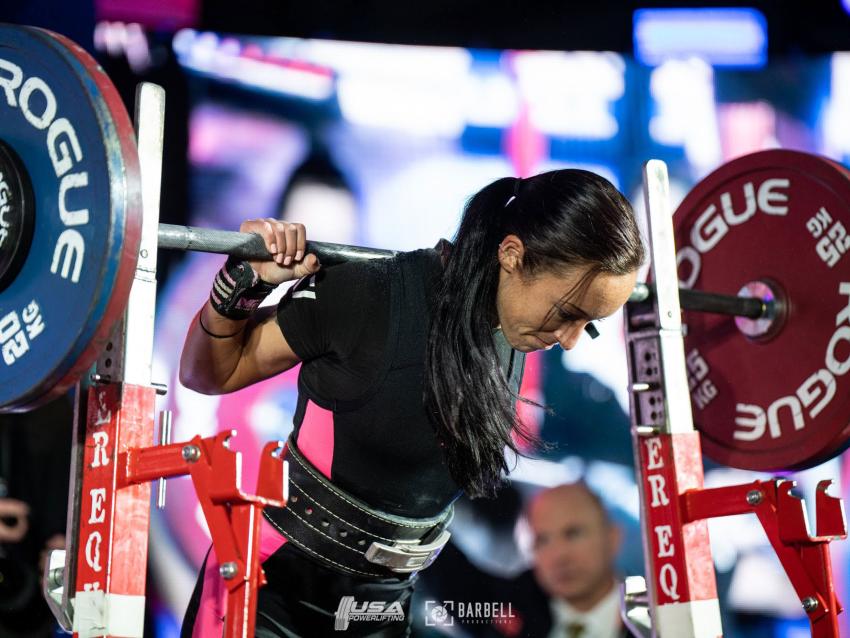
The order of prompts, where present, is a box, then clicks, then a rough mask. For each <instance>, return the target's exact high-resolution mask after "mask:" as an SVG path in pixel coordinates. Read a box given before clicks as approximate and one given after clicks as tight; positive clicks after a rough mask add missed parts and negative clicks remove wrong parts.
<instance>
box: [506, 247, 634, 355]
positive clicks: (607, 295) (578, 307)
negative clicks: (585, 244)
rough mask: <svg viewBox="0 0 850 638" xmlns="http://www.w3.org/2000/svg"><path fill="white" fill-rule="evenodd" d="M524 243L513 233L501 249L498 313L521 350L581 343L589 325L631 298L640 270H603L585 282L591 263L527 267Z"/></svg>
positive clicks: (512, 340)
mask: <svg viewBox="0 0 850 638" xmlns="http://www.w3.org/2000/svg"><path fill="white" fill-rule="evenodd" d="M523 253H524V246H523V244H522V241H521V240H520V239H519V238H518V237H516V236H515V235H508V237H506V238H505V240H504V241H503V242H502V244H501V246H500V247H499V264H500V269H499V288H498V291H497V293H496V312H497V314H498V318H499V323H500V325H501V327H502V332H503V333H504V335H505V338H506V339H507V341H508V343H509V344H511V346H512V347H513V348H515V349H516V350H519V351H521V352H532V351H534V350H541V349H544V348H545V349H549V348H551V347H552V346H554V345H555V344H556V343H557V344H560V345H561V347H562V348H563V349H564V350H569V349H571V348H572V347H573V346H575V344H576V342H577V341H578V339H579V337H580V336H581V334H582V332H584V328H585V326H586V325H587V324H588V323H589V322H591V321H593V320H594V319H601V318H602V317H607V316H609V315H611V314H613V313H614V312H616V311H617V310H618V309H619V308H620V307H621V306H622V305H623V304H624V303H626V301H627V300H628V298H629V295H630V294H631V292H632V289H633V288H634V286H635V280H636V278H637V272H633V273H630V274H628V275H612V274H609V273H598V274H595V275H593V276H592V277H590V279H589V280H587V281H584V282H582V279H583V277H584V276H585V275H586V274H587V271H588V268H587V267H580V268H568V269H566V270H565V271H564V272H557V273H556V272H551V271H548V272H547V271H541V272H539V273H536V274H534V275H530V274H528V273H527V272H525V271H523V269H522V266H521V264H522V255H523Z"/></svg>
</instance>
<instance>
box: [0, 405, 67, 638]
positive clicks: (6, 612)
mask: <svg viewBox="0 0 850 638" xmlns="http://www.w3.org/2000/svg"><path fill="white" fill-rule="evenodd" d="M73 418H74V415H73V410H72V406H71V401H70V399H69V398H68V397H67V396H63V397H61V398H59V399H57V400H55V401H52V402H50V403H47V404H46V405H44V406H42V407H40V408H37V409H36V410H33V411H32V412H24V413H20V414H3V415H0V636H2V637H3V638H19V637H20V638H24V637H26V638H42V637H46V636H52V635H53V628H54V625H55V623H54V620H53V615H52V614H51V612H50V610H49V609H48V607H47V603H46V602H45V600H44V598H43V596H42V593H41V574H42V570H43V567H44V560H45V557H46V553H47V552H48V551H49V550H51V549H62V548H64V546H65V519H66V516H67V509H68V479H69V474H70V464H71V431H72V426H73Z"/></svg>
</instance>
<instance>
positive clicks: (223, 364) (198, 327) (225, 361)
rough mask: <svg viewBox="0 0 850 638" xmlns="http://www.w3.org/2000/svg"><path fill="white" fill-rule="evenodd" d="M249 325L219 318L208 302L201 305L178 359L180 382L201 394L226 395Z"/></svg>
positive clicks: (240, 355)
mask: <svg viewBox="0 0 850 638" xmlns="http://www.w3.org/2000/svg"><path fill="white" fill-rule="evenodd" d="M201 322H202V323H203V325H202V324H201ZM251 323H252V322H250V321H248V320H246V319H241V320H235V319H228V318H227V317H223V316H222V315H220V314H219V313H218V312H216V311H215V310H213V308H212V307H211V306H210V304H209V302H207V303H205V304H204V306H203V307H202V308H201V310H200V311H199V312H198V314H197V315H195V318H194V319H193V320H192V323H191V325H190V326H189V331H188V333H187V335H186V342H185V344H184V345H183V354H182V355H181V357H180V383H182V384H183V385H184V386H186V387H187V388H189V389H190V390H195V391H196V392H201V393H203V394H223V393H225V392H229V391H230V390H231V388H229V387H228V381H229V380H230V378H231V377H232V376H233V373H234V372H235V370H236V368H237V366H238V365H239V360H240V359H241V357H242V349H243V347H244V344H245V343H246V341H247V337H248V332H249V331H250V329H251V326H250V325H249V324H251ZM204 328H206V330H204ZM210 333H211V334H210ZM212 335H216V336H212Z"/></svg>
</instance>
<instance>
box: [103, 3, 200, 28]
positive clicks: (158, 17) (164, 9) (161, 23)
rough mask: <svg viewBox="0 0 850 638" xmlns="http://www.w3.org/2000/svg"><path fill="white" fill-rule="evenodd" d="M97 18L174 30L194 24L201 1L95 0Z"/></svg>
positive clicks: (196, 21)
mask: <svg viewBox="0 0 850 638" xmlns="http://www.w3.org/2000/svg"><path fill="white" fill-rule="evenodd" d="M94 10H95V17H96V19H97V20H99V21H100V20H120V21H123V22H138V23H140V24H142V25H144V26H145V27H148V28H149V29H158V30H159V29H163V30H167V31H176V30H177V29H182V28H184V27H192V26H195V25H197V23H198V18H199V16H200V12H201V3H200V0H95V3H94Z"/></svg>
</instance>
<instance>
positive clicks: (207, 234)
mask: <svg viewBox="0 0 850 638" xmlns="http://www.w3.org/2000/svg"><path fill="white" fill-rule="evenodd" d="M159 247H160V248H167V249H175V250H192V251H197V252H206V253H219V254H222V255H233V256H234V257H238V258H239V259H261V260H268V259H271V254H269V251H267V250H266V246H265V243H264V242H263V239H262V237H260V236H259V235H257V234H254V233H240V232H237V231H232V230H216V229H214V228H197V227H192V226H176V225H174V224H160V225H159ZM307 251H308V252H311V253H315V254H316V256H317V257H318V258H319V261H321V262H322V263H323V264H326V265H333V264H339V263H342V262H345V261H350V260H362V259H382V258H385V257H392V256H393V255H395V254H397V251H394V250H382V249H378V248H364V247H362V246H348V245H346V244H331V243H326V242H319V241H308V242H307ZM652 294H653V288H652V286H648V285H646V284H637V285H636V286H635V289H634V292H633V293H632V295H631V297H629V301H643V300H645V299H648V298H649V297H650V295H652ZM679 299H680V301H681V304H682V308H684V309H685V310H697V311H701V312H716V313H720V314H725V315H734V316H738V317H749V318H750V319H758V318H760V317H762V316H764V315H765V313H766V311H767V304H768V303H770V302H764V301H762V300H761V299H755V298H751V297H736V296H734V295H720V294H716V293H711V292H702V291H699V290H688V289H685V288H680V289H679Z"/></svg>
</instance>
